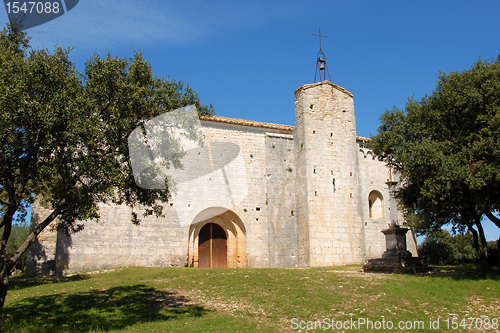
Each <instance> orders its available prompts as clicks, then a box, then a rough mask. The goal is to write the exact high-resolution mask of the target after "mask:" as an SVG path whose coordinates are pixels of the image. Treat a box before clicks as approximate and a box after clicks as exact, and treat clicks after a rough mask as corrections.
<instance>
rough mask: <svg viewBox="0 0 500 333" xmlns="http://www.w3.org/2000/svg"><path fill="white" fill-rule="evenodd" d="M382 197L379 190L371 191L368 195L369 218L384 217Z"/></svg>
mask: <svg viewBox="0 0 500 333" xmlns="http://www.w3.org/2000/svg"><path fill="white" fill-rule="evenodd" d="M383 201H384V198H383V197H382V194H380V192H379V191H371V192H370V195H368V207H369V210H370V218H372V219H383V218H384V207H383Z"/></svg>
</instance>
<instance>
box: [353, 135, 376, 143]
mask: <svg viewBox="0 0 500 333" xmlns="http://www.w3.org/2000/svg"><path fill="white" fill-rule="evenodd" d="M356 141H363V142H370V141H372V139H370V138H365V137H363V136H356Z"/></svg>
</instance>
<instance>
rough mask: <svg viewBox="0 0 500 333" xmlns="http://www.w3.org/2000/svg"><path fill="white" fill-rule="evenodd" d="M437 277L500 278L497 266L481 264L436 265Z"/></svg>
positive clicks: (457, 278) (463, 278) (461, 278)
mask: <svg viewBox="0 0 500 333" xmlns="http://www.w3.org/2000/svg"><path fill="white" fill-rule="evenodd" d="M434 269H435V273H434V274H432V276H435V277H447V278H452V279H454V280H500V272H499V271H498V269H497V268H496V267H492V266H488V265H481V264H463V265H455V266H434Z"/></svg>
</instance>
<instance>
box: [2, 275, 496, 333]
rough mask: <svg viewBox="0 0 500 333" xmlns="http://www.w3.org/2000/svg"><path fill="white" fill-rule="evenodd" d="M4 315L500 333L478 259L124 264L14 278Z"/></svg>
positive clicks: (57, 325)
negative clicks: (446, 266) (370, 266)
mask: <svg viewBox="0 0 500 333" xmlns="http://www.w3.org/2000/svg"><path fill="white" fill-rule="evenodd" d="M463 272H465V273H463ZM1 316H2V317H1V318H0V320H1V322H0V324H1V329H0V331H2V330H3V331H6V332H93V331H111V332H118V331H125V332H177V331H180V332H248V331H263V332H283V331H294V330H293V329H292V328H297V330H295V331H302V332H304V331H307V329H308V328H314V327H316V329H311V330H309V331H311V332H312V331H318V332H320V331H322V330H321V329H323V330H327V331H332V327H331V326H332V324H333V325H334V326H333V331H346V332H357V331H371V332H373V331H389V332H401V331H404V332H428V331H434V332H441V331H447V330H449V331H453V332H460V331H464V332H466V331H467V332H468V331H477V332H479V331H481V332H484V331H486V332H498V331H499V330H500V322H499V321H500V277H499V275H498V274H493V273H491V272H490V273H484V272H483V273H482V274H479V273H477V271H474V269H471V268H470V267H469V268H466V269H465V271H462V273H456V272H453V271H450V272H448V273H442V274H434V275H399V274H373V273H366V274H365V273H362V272H361V268H360V267H359V266H350V267H327V268H307V269H279V268H274V269H212V270H210V269H193V268H119V269H113V270H110V271H108V272H90V273H86V274H79V275H74V276H68V277H63V278H58V279H54V278H44V279H24V278H13V279H12V280H11V287H10V290H9V294H8V295H7V301H6V305H5V308H4V312H3V314H2V315H1ZM294 318H295V319H294ZM469 318H474V319H469ZM438 320H439V322H438ZM341 321H343V322H341ZM346 321H347V322H346ZM320 324H321V326H319V325H320ZM400 324H402V325H403V326H402V328H403V329H400V328H399V327H398V325H400ZM335 325H337V328H338V329H335ZM352 325H354V326H352ZM370 325H371V326H370ZM431 325H434V328H435V329H434V330H431V328H432V327H431ZM437 325H439V329H438V326H437ZM480 325H481V326H482V327H481V326H480ZM391 326H392V328H391ZM301 327H302V329H300V328H301ZM384 327H385V328H386V330H384V329H383V328H384ZM320 328H321V329H320ZM379 328H380V329H379ZM447 328H449V329H447ZM485 328H490V329H486V330H485Z"/></svg>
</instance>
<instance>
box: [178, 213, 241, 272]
mask: <svg viewBox="0 0 500 333" xmlns="http://www.w3.org/2000/svg"><path fill="white" fill-rule="evenodd" d="M204 214H205V211H203V212H200V214H198V215H197V217H198V219H197V218H195V219H194V222H193V224H191V226H190V228H189V252H188V262H189V266H191V267H213V268H216V267H217V266H218V265H219V267H220V262H221V261H220V260H221V258H220V256H221V255H223V254H221V252H223V251H225V252H226V263H225V267H227V268H240V267H246V266H247V255H246V246H245V241H246V239H245V237H246V230H245V227H244V225H243V222H242V221H241V219H240V218H239V217H238V215H236V214H235V213H234V212H233V211H231V210H222V213H219V214H218V215H216V216H212V217H208V218H205V219H203V220H201V221H199V222H197V221H198V220H199V219H200V218H199V217H200V216H204ZM205 215H206V214H205ZM208 216H210V215H208ZM210 228H211V229H212V237H210V234H209V232H210ZM218 228H220V229H221V230H218ZM214 230H216V233H217V235H216V237H217V238H215V239H218V240H216V241H215V242H216V243H217V242H218V245H215V244H214ZM222 232H223V233H224V234H225V236H226V239H224V240H222V239H223V238H224V236H223V234H222ZM210 239H212V244H211V245H210ZM207 241H208V243H207ZM224 241H225V250H224V244H223V243H224ZM200 246H201V251H200ZM214 246H217V247H218V248H217V249H215V248H214ZM210 250H211V251H212V255H211V258H212V265H211V266H210V265H207V258H208V260H210V256H209V255H210V254H209V253H208V255H207V251H208V252H209V251H210ZM216 252H217V253H216ZM214 254H215V258H216V261H217V262H218V263H219V264H216V265H214Z"/></svg>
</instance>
